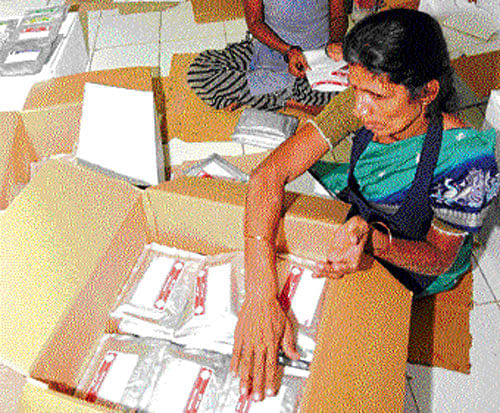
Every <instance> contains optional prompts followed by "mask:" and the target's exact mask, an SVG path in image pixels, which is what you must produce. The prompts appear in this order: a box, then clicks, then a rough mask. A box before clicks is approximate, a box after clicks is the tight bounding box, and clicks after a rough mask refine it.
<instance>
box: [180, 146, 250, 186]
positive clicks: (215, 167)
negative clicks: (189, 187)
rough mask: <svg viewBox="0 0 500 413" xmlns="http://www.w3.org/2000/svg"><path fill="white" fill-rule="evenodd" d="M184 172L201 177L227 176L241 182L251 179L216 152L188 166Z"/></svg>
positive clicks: (226, 177)
mask: <svg viewBox="0 0 500 413" xmlns="http://www.w3.org/2000/svg"><path fill="white" fill-rule="evenodd" d="M183 174H184V175H187V176H198V177H201V178H225V179H229V180H234V181H239V182H247V181H248V179H249V176H248V175H247V174H246V173H244V172H243V171H241V170H240V169H238V168H237V167H235V166H234V165H232V164H231V163H229V162H228V161H226V160H225V159H224V158H223V157H222V156H220V155H218V154H216V153H213V154H212V155H210V156H209V157H208V158H206V159H203V160H201V161H199V162H197V163H195V164H194V165H193V166H191V167H189V168H187V169H186V170H184V171H183Z"/></svg>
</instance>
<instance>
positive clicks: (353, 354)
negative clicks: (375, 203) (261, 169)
mask: <svg viewBox="0 0 500 413" xmlns="http://www.w3.org/2000/svg"><path fill="white" fill-rule="evenodd" d="M245 192H246V189H245V186H244V185H243V184H237V183H231V182H225V181H217V180H211V179H208V178H183V179H178V180H175V181H172V182H166V183H164V184H162V185H160V186H159V187H157V188H151V189H148V190H146V191H142V190H139V189H137V188H135V187H132V186H130V185H129V184H127V183H124V182H120V181H116V180H113V179H111V178H108V177H105V176H102V175H99V174H97V173H95V172H93V171H90V170H87V169H83V168H81V167H78V166H73V165H70V164H68V163H65V162H62V161H55V160H54V161H50V162H49V163H47V164H46V165H44V167H43V168H42V169H41V170H40V172H39V173H38V174H37V175H36V176H35V177H34V179H33V180H32V181H31V182H30V184H29V185H28V186H26V187H25V188H24V190H23V191H22V192H21V193H20V194H19V196H18V197H16V199H15V200H14V201H13V202H12V204H11V205H10V206H9V208H7V210H6V211H5V212H4V213H3V214H2V215H1V216H0V233H1V234H2V237H0V262H1V263H2V265H1V266H0V277H1V278H2V284H1V287H0V288H1V290H0V294H1V296H0V299H1V301H2V303H3V305H2V310H1V311H2V316H1V317H0V319H1V323H2V325H1V329H0V331H2V335H1V342H0V358H1V359H2V360H6V361H8V362H9V364H11V365H15V366H16V367H17V369H18V370H20V371H23V372H25V373H26V374H29V375H30V376H31V377H32V378H33V379H36V380H39V381H41V382H44V383H49V384H50V387H51V390H43V389H42V390H39V389H34V388H33V387H30V386H28V387H27V388H26V393H25V394H24V396H23V404H24V405H25V406H51V408H52V406H53V410H51V411H55V412H57V411H61V412H66V411H68V407H67V406H68V403H71V402H72V400H71V399H68V398H67V396H63V398H62V401H61V404H59V403H57V402H55V401H54V398H56V399H58V398H59V397H61V396H60V395H59V394H57V393H54V391H52V390H58V391H65V392H67V393H68V394H71V391H72V390H73V389H74V388H75V385H76V383H77V381H78V379H79V377H80V375H81V374H82V372H83V370H84V369H85V367H86V363H87V362H88V360H89V357H90V355H91V353H92V349H93V348H94V346H95V345H96V342H97V341H98V340H99V338H100V337H101V336H102V334H103V333H104V332H105V330H106V324H107V321H108V313H109V310H110V308H111V307H112V305H113V303H114V299H115V297H116V296H117V294H118V292H119V290H120V287H121V286H122V285H123V283H124V281H125V279H126V277H127V274H128V273H129V271H130V270H131V268H132V266H133V265H134V263H135V261H136V259H137V257H138V255H139V254H140V252H141V251H142V248H143V247H144V245H145V244H146V243H149V242H152V241H155V242H159V243H163V244H167V245H170V246H174V247H179V248H184V249H188V250H191V251H194V252H198V253H203V254H213V253H218V252H224V251H231V250H238V249H241V248H242V246H243V237H242V225H243V213H244V202H245ZM285 211H286V212H285V213H284V217H283V219H282V222H281V225H280V235H279V237H278V238H279V241H278V244H279V249H280V250H283V251H287V252H291V253H293V254H296V255H300V256H305V257H307V258H313V259H314V258H320V257H323V256H324V254H325V253H326V248H327V245H328V243H327V241H328V238H329V237H328V231H329V230H331V229H332V228H334V227H335V225H336V223H337V222H341V221H342V220H343V219H344V216H345V213H346V206H345V205H344V204H342V203H338V202H334V201H331V200H324V199H320V198H311V197H306V196H297V195H295V194H291V193H289V194H288V195H287V202H286V208H285ZM410 306H411V293H409V292H408V291H407V290H406V289H405V288H404V287H402V286H401V285H400V284H399V283H398V282H397V281H396V280H395V279H394V278H393V277H392V276H390V275H389V274H388V273H387V272H386V271H385V270H384V269H383V268H382V267H380V266H379V265H377V264H374V265H373V267H372V268H371V269H370V270H367V271H365V272H360V273H358V274H355V275H351V276H346V277H344V279H342V280H340V281H335V282H330V283H328V287H327V307H328V308H329V310H328V311H327V315H326V316H325V318H324V319H323V321H322V323H321V326H320V331H319V343H318V348H317V350H316V358H315V361H314V362H313V365H312V372H311V377H310V380H309V382H308V385H307V389H306V400H305V402H304V406H303V407H304V408H303V411H306V412H317V411H342V410H345V409H346V407H349V408H351V407H354V408H355V410H358V411H374V410H377V409H378V408H379V407H380V406H381V405H384V406H385V410H386V411H402V408H403V398H404V391H405V386H404V383H405V376H404V373H405V369H406V358H407V351H406V349H407V344H408V328H409V320H410ZM80 404H83V405H84V406H85V405H86V404H85V403H84V402H78V405H80ZM88 409H92V410H90V411H99V409H97V408H95V407H93V406H88ZM77 411H78V410H77ZM81 411H85V410H84V408H83V407H82V410H81Z"/></svg>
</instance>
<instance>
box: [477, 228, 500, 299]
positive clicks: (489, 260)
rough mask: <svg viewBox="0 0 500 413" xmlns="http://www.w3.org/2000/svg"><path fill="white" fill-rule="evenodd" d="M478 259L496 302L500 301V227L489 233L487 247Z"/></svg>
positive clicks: (482, 250) (479, 254)
mask: <svg viewBox="0 0 500 413" xmlns="http://www.w3.org/2000/svg"><path fill="white" fill-rule="evenodd" d="M476 257H477V262H478V265H479V268H480V269H481V272H482V274H483V275H484V277H485V278H486V280H487V283H488V285H489V286H490V288H491V290H492V292H493V294H494V296H495V298H496V300H500V270H499V264H500V227H495V228H494V229H493V230H492V231H491V232H490V233H489V238H488V241H487V243H486V245H485V246H484V247H483V248H481V249H479V250H478V251H477V253H476Z"/></svg>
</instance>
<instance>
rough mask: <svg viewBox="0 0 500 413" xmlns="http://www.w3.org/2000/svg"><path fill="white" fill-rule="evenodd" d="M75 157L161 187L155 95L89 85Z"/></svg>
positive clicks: (85, 96)
mask: <svg viewBox="0 0 500 413" xmlns="http://www.w3.org/2000/svg"><path fill="white" fill-rule="evenodd" d="M76 157H77V158H78V159H80V160H83V161H86V162H90V163H92V164H94V165H98V166H100V167H102V168H106V169H108V170H111V171H113V172H115V173H118V174H120V175H123V176H126V177H129V178H132V179H135V180H139V181H143V182H146V183H148V184H150V185H155V184H158V183H159V175H158V168H159V165H158V161H157V149H156V137H155V113H154V100H153V92H147V91H140V90H130V89H123V88H117V87H114V86H104V85H97V84H93V83H87V84H86V85H85V95H84V100H83V109H82V119H81V123H80V138H79V141H78V146H77V150H76Z"/></svg>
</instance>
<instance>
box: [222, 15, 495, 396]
mask: <svg viewBox="0 0 500 413" xmlns="http://www.w3.org/2000/svg"><path fill="white" fill-rule="evenodd" d="M343 54H344V60H346V61H347V62H348V64H349V77H350V83H351V86H352V90H353V93H354V111H353V114H354V115H355V116H356V117H357V118H359V120H360V121H361V124H362V126H363V127H361V129H359V130H358V131H357V133H356V136H355V138H354V140H353V147H352V152H351V159H350V168H349V175H348V185H347V187H346V188H345V189H344V190H343V191H342V192H341V194H340V198H341V199H343V200H345V201H346V202H348V203H350V204H351V209H350V211H349V213H348V216H347V218H346V221H345V222H344V224H342V225H341V226H339V227H335V229H332V231H331V237H330V239H331V244H330V246H329V254H328V256H327V257H325V261H324V262H322V263H320V264H319V267H318V273H319V274H320V275H319V276H320V277H329V278H332V279H335V278H341V277H342V276H343V275H345V274H348V273H355V272H357V271H359V270H360V269H361V268H365V267H363V265H364V266H366V263H367V262H368V264H369V263H370V260H366V258H367V257H368V258H369V257H370V256H371V259H375V260H378V261H379V262H380V263H381V264H382V265H384V266H385V267H386V268H387V269H388V271H389V272H390V273H391V274H393V276H394V277H396V278H397V279H398V280H399V281H400V282H401V283H402V284H404V285H405V286H406V287H407V288H408V289H410V290H411V291H413V292H414V294H415V295H426V294H432V293H436V292H438V291H444V290H447V289H450V288H452V287H453V286H454V285H455V284H456V282H457V280H459V278H460V277H461V276H462V275H463V274H464V273H465V272H466V271H467V270H468V269H469V268H470V257H471V247H472V242H471V241H472V235H473V234H474V233H476V232H477V231H478V230H479V229H480V227H481V223H482V219H483V217H484V215H485V213H486V210H487V208H488V206H489V204H490V202H491V200H492V199H493V198H494V197H495V196H496V194H497V192H498V186H499V180H500V176H499V173H498V167H497V164H496V161H495V139H496V137H495V132H494V130H488V131H482V132H479V131H477V130H474V129H472V128H470V127H468V126H466V125H465V124H464V123H463V122H462V121H460V120H459V119H458V118H457V117H455V116H454V115H452V114H450V113H449V110H450V108H449V104H450V102H451V99H452V97H453V94H454V89H453V84H452V68H451V66H450V61H449V56H448V52H447V48H446V43H445V40H444V38H443V34H442V32H441V29H440V27H439V24H438V23H437V22H436V21H435V20H434V19H433V18H432V17H430V16H429V15H427V14H425V13H422V12H418V11H414V10H404V9H394V10H389V11H384V12H380V13H377V14H374V15H371V16H369V17H367V18H365V19H363V20H361V21H360V22H359V23H357V24H356V25H355V26H354V27H353V29H352V30H351V31H350V32H349V33H348V34H347V36H346V38H345V40H344V44H343ZM328 110H329V109H325V111H323V112H322V113H321V115H320V116H319V117H318V118H317V119H316V120H315V121H309V122H308V123H306V124H305V125H304V126H303V127H302V128H301V129H299V130H298V131H297V132H296V134H295V135H293V136H291V137H290V138H289V139H288V140H287V141H285V142H284V143H283V144H281V145H280V146H279V147H278V148H277V149H275V150H274V151H273V152H272V153H271V154H270V155H269V156H268V157H267V158H266V160H264V161H263V163H262V164H261V165H259V166H258V167H257V169H256V170H255V171H254V172H253V173H252V176H251V179H250V184H249V188H248V194H247V203H246V213H245V222H244V231H245V270H246V273H245V274H246V275H245V277H246V278H245V290H246V296H245V301H244V303H243V306H242V309H241V311H240V313H239V319H238V324H237V327H236V330H235V346H234V350H233V358H232V365H231V368H232V371H233V372H234V373H236V374H237V375H238V376H239V377H240V378H241V391H242V392H243V393H249V394H252V397H253V398H254V399H256V400H260V399H262V398H263V397H265V396H272V395H275V394H276V392H277V390H278V388H279V383H278V377H279V375H278V373H277V371H278V370H277V362H276V359H277V353H278V351H279V350H280V349H281V350H282V351H284V353H285V354H286V355H287V356H288V357H290V358H293V359H296V358H298V357H299V354H298V353H297V351H296V348H295V339H294V336H293V327H292V322H291V318H290V315H289V314H286V313H285V312H284V311H283V309H282V308H281V306H280V304H279V302H278V300H277V293H278V291H277V273H276V268H275V259H276V246H275V245H276V243H275V240H276V232H277V228H278V223H279V217H280V212H281V210H282V207H283V196H284V186H285V184H286V183H287V182H290V181H292V180H293V179H294V178H296V177H297V176H299V175H301V174H302V173H303V172H304V171H305V170H307V169H308V168H309V167H310V166H311V165H312V164H314V163H315V162H316V161H317V160H318V159H319V158H320V157H322V156H323V155H324V154H325V153H326V152H327V151H328V150H329V149H330V147H331V143H330V141H329V140H328V133H327V131H328V130H329V125H328V123H329V119H328V115H329V114H328V113H326V112H327V111H328ZM330 121H332V122H334V123H335V122H337V121H336V120H335V119H330ZM352 276H355V274H352ZM336 282H342V280H338V281H336ZM375 293H376V292H375Z"/></svg>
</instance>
